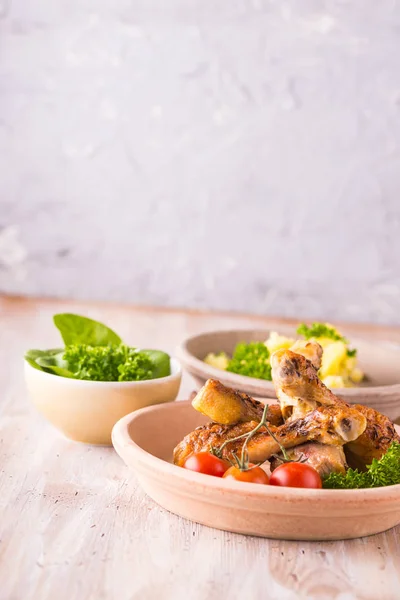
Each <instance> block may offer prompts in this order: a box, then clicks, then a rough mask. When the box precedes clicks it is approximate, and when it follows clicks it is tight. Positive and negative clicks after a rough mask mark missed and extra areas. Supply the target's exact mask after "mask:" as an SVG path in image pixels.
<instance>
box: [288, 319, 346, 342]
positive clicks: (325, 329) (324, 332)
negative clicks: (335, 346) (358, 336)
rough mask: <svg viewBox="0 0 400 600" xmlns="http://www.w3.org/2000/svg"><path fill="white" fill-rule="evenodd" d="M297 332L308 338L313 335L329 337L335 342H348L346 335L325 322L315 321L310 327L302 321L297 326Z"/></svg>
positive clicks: (315, 336)
mask: <svg viewBox="0 0 400 600" xmlns="http://www.w3.org/2000/svg"><path fill="white" fill-rule="evenodd" d="M297 333H298V334H299V335H302V336H303V337H304V338H305V339H306V340H309V339H310V338H313V337H314V338H329V339H330V340H334V341H335V342H344V343H345V344H348V341H347V340H346V338H345V337H343V336H342V335H340V333H338V332H337V331H336V329H335V328H334V327H330V325H326V324H325V323H313V324H312V325H310V327H309V326H308V325H306V324H305V323H301V325H299V326H298V328H297Z"/></svg>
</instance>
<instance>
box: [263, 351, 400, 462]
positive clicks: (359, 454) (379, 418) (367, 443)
mask: <svg viewBox="0 0 400 600" xmlns="http://www.w3.org/2000/svg"><path fill="white" fill-rule="evenodd" d="M271 364H272V377H273V380H274V384H275V389H276V393H277V396H278V398H279V400H280V403H281V408H282V414H283V416H284V418H286V419H289V420H291V419H295V418H297V417H299V416H301V415H305V414H307V413H308V412H309V411H310V410H313V409H315V408H316V407H318V406H334V405H336V406H337V407H342V410H343V411H346V410H348V409H350V408H351V409H353V410H354V409H355V410H358V411H359V412H360V413H361V414H362V415H364V417H365V419H366V428H365V431H364V432H363V433H362V434H361V435H360V436H359V437H358V438H357V439H355V440H354V441H352V442H350V443H348V444H346V446H345V453H346V456H347V460H348V463H349V465H350V466H352V467H358V468H365V466H367V465H369V464H371V462H372V459H373V458H378V459H379V458H381V457H382V456H383V454H385V453H386V451H387V449H388V448H389V446H390V444H391V443H392V442H393V441H395V440H396V441H400V436H399V435H398V434H397V433H396V430H395V428H394V425H393V423H392V422H391V421H390V419H389V418H388V417H386V416H385V415H382V414H381V413H379V412H378V411H376V410H374V409H373V408H367V407H366V406H363V405H361V404H357V405H350V404H348V403H347V402H345V401H344V400H342V399H340V398H338V397H337V396H335V394H333V393H332V392H331V391H330V390H328V388H327V387H326V386H325V385H324V384H323V383H322V381H321V380H320V379H319V378H318V375H317V371H316V369H315V368H314V367H313V365H312V364H311V363H310V361H309V360H307V359H305V357H303V356H299V355H298V354H295V353H294V352H292V351H291V350H278V351H277V352H275V353H274V354H273V355H272V358H271Z"/></svg>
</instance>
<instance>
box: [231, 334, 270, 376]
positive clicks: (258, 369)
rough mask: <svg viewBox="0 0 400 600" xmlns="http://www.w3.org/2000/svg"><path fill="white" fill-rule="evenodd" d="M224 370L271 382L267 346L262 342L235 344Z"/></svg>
mask: <svg viewBox="0 0 400 600" xmlns="http://www.w3.org/2000/svg"><path fill="white" fill-rule="evenodd" d="M226 370H227V371H230V372H231V373H238V374H239V375H247V376H248V377H257V378H258V379H268V380H269V381H271V379H272V375H271V363H270V360H269V350H268V348H267V346H266V345H265V344H263V343H262V342H250V343H248V344H245V343H243V342H242V343H240V344H237V346H236V348H235V350H234V353H233V356H232V358H231V359H230V361H229V363H228V366H227V369H226Z"/></svg>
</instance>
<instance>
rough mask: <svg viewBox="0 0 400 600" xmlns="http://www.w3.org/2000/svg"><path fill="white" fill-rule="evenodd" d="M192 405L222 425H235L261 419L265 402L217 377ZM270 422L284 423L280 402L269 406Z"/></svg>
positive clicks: (208, 382) (204, 387)
mask: <svg viewBox="0 0 400 600" xmlns="http://www.w3.org/2000/svg"><path fill="white" fill-rule="evenodd" d="M192 406H193V408H195V409H196V410H197V411H199V412H201V413H202V414H203V415H206V416H207V417H210V419H212V421H215V422H216V423H221V425H234V424H235V423H246V422H247V421H261V417H262V414H263V410H264V404H263V403H262V402H259V401H258V400H254V398H251V397H250V396H248V395H247V394H243V393H242V392H238V391H237V390H233V389H232V388H228V387H226V386H225V385H223V384H222V383H221V382H220V381H216V380H215V379H208V381H206V383H205V384H204V385H203V387H202V388H201V389H200V390H199V391H198V393H197V394H196V396H195V397H194V399H193V401H192ZM267 420H268V423H270V424H271V425H282V424H283V418H282V413H281V409H280V407H279V405H278V404H271V405H270V406H269V407H268V414H267Z"/></svg>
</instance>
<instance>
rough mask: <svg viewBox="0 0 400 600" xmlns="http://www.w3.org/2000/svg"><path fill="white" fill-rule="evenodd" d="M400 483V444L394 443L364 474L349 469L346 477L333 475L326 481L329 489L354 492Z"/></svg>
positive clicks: (337, 474) (325, 486) (326, 486)
mask: <svg viewBox="0 0 400 600" xmlns="http://www.w3.org/2000/svg"><path fill="white" fill-rule="evenodd" d="M398 483H400V444H399V442H392V443H391V444H390V446H389V448H388V450H387V452H386V454H384V455H383V456H382V458H380V459H379V460H377V459H376V458H374V459H373V461H372V463H371V464H370V465H369V466H368V467H367V470H366V471H364V472H361V471H358V469H348V470H347V471H346V473H345V475H341V474H340V473H331V474H330V475H329V476H328V477H327V478H326V479H325V480H324V481H323V487H324V488H328V489H341V490H352V489H357V488H375V487H383V486H387V485H396V484H398Z"/></svg>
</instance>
